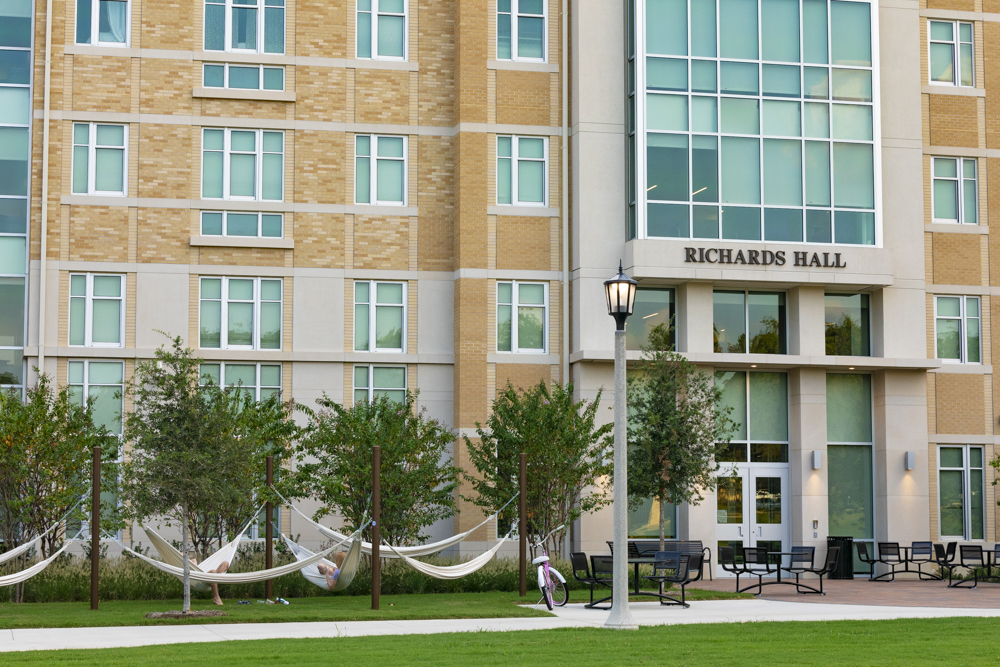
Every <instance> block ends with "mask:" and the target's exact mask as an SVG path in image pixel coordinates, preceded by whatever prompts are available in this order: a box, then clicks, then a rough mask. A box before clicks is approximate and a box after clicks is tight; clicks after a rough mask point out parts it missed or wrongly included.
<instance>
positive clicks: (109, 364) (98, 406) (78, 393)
mask: <svg viewBox="0 0 1000 667" xmlns="http://www.w3.org/2000/svg"><path fill="white" fill-rule="evenodd" d="M68 366H69V368H68V371H69V388H70V394H71V396H72V397H73V399H74V400H75V401H77V403H78V405H81V406H82V405H84V403H85V401H86V400H87V399H89V398H92V399H93V400H94V404H93V411H94V412H93V415H94V423H95V424H97V425H98V426H104V427H105V428H107V429H108V430H109V431H111V432H112V433H115V434H117V435H121V433H122V422H121V414H122V393H123V391H124V386H123V385H124V378H125V367H124V364H123V363H122V362H120V361H86V360H84V361H70V362H69V364H68Z"/></svg>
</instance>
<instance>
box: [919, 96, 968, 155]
mask: <svg viewBox="0 0 1000 667" xmlns="http://www.w3.org/2000/svg"><path fill="white" fill-rule="evenodd" d="M929 97H930V142H931V144H932V145H934V146H966V147H971V148H975V147H977V146H978V145H979V113H978V110H977V102H976V98H975V97H958V96H955V95H930V96H929Z"/></svg>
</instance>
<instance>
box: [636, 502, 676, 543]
mask: <svg viewBox="0 0 1000 667" xmlns="http://www.w3.org/2000/svg"><path fill="white" fill-rule="evenodd" d="M663 510H664V511H663V515H664V522H663V537H664V538H666V539H668V540H675V539H677V507H676V506H675V505H674V504H673V503H666V505H665V506H664V508H663ZM628 536H629V539H643V538H646V539H653V538H656V539H659V537H660V501H659V500H655V499H653V498H647V499H646V500H645V501H643V503H642V505H640V506H639V507H638V508H636V509H629V511H628Z"/></svg>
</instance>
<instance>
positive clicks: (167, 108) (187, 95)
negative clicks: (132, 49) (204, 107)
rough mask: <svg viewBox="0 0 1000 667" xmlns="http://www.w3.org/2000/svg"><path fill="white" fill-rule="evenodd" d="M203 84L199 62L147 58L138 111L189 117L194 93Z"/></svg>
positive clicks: (141, 81)
mask: <svg viewBox="0 0 1000 667" xmlns="http://www.w3.org/2000/svg"><path fill="white" fill-rule="evenodd" d="M201 81H202V79H201V63H200V62H193V63H192V62H186V61H183V60H160V59H156V58H145V59H144V60H143V61H142V78H141V80H140V82H139V108H140V110H141V111H142V113H161V114H190V113H192V112H193V111H194V98H192V97H191V91H192V89H193V88H195V87H196V86H201ZM143 130H145V127H143Z"/></svg>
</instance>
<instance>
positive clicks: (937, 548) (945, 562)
mask: <svg viewBox="0 0 1000 667" xmlns="http://www.w3.org/2000/svg"><path fill="white" fill-rule="evenodd" d="M952 560H953V559H951V558H948V552H947V551H945V548H944V545H943V544H935V545H934V563H935V564H936V565H937V566H938V567H939V568H941V569H942V570H947V571H948V579H949V581H950V580H951V571H952V570H953V569H955V568H956V567H958V565H957V564H955V563H953V562H952ZM941 578H942V579H944V576H943V575H942V577H941Z"/></svg>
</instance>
